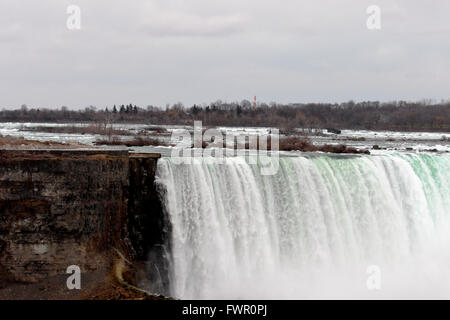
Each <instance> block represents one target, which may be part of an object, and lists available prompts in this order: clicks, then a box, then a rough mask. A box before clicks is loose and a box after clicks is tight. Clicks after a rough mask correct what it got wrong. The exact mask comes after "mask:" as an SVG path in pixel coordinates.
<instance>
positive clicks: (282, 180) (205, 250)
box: [156, 154, 450, 299]
mask: <svg viewBox="0 0 450 320" xmlns="http://www.w3.org/2000/svg"><path fill="white" fill-rule="evenodd" d="M277 161H280V163H279V170H278V172H277V173H276V174H275V175H269V176H264V175H261V173H260V172H261V170H260V167H259V165H258V164H257V165H250V164H248V163H247V162H246V160H245V158H243V157H230V158H227V159H226V160H225V161H224V163H223V164H214V163H206V162H205V161H204V160H202V159H201V158H199V159H193V163H192V164H179V165H176V164H174V163H173V162H172V160H171V159H170V158H163V159H160V161H159V162H158V169H157V177H156V179H157V180H156V181H157V184H158V187H159V188H161V189H163V190H164V193H163V194H164V199H163V201H164V206H165V210H166V211H167V214H168V216H169V220H170V223H171V226H172V238H171V247H172V248H171V250H172V252H171V259H172V261H171V294H172V295H174V296H175V297H179V298H187V299H189V298H192V299H243V298H248V299H301V298H306V299H309V298H344V299H345V298H361V299H366V298H368V299H373V298H375V299H377V298H450V250H449V249H450V223H449V222H450V219H449V215H450V209H449V208H450V156H449V155H445V154H443V155H430V154H389V155H380V156H358V157H332V156H326V155H323V156H322V155H321V156H317V157H302V156H299V157H282V158H279V159H278V160H277ZM372 265H374V266H378V267H379V270H380V271H381V274H380V280H381V286H380V290H369V289H368V285H367V281H368V278H369V277H370V275H368V274H367V271H368V269H367V268H368V267H369V266H372Z"/></svg>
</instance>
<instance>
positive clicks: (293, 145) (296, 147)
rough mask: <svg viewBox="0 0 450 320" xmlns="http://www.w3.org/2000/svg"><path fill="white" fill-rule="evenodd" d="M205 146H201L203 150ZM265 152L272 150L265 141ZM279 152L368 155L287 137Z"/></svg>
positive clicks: (247, 147)
mask: <svg viewBox="0 0 450 320" xmlns="http://www.w3.org/2000/svg"><path fill="white" fill-rule="evenodd" d="M205 147H206V146H203V148H205ZM236 148H237V146H236V145H235V146H234V149H236ZM245 149H250V146H249V144H248V143H246V144H245ZM256 149H257V150H260V145H259V139H258V140H257V147H256ZM267 150H273V148H272V145H271V140H268V141H267ZM278 150H279V151H303V152H317V151H321V152H329V153H363V154H370V151H369V150H365V149H363V150H358V149H356V148H352V147H347V146H345V145H343V144H339V145H330V144H325V145H322V146H316V145H314V144H312V143H311V141H310V140H309V139H308V138H305V137H287V138H281V139H280V140H279V147H278Z"/></svg>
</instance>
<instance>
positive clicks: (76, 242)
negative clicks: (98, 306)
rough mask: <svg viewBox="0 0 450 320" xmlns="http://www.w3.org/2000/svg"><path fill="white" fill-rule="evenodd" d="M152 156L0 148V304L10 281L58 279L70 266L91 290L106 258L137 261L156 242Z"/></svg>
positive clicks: (159, 233)
mask: <svg viewBox="0 0 450 320" xmlns="http://www.w3.org/2000/svg"><path fill="white" fill-rule="evenodd" d="M158 157H159V155H152V154H147V155H135V156H129V154H128V152H127V151H98V150H60V151H58V150H51V151H49V150H43V151H23V150H22V151H21V150H14V151H11V150H9V151H1V150H0V288H3V289H0V298H9V297H8V296H7V295H8V294H7V293H5V292H9V291H7V288H8V287H11V286H12V287H14V286H15V285H17V284H18V283H43V282H45V281H48V279H53V278H55V277H56V278H58V279H65V278H66V277H67V276H68V275H66V269H67V267H68V266H70V265H77V266H79V267H80V268H81V270H82V273H83V277H84V278H85V279H90V280H89V281H91V282H90V283H86V285H91V286H92V287H93V288H94V287H95V286H94V285H93V283H92V281H93V282H95V280H96V277H97V276H95V274H98V273H101V274H103V275H106V274H108V273H109V272H110V270H111V269H112V266H113V264H114V261H115V259H116V258H117V256H116V255H115V254H114V252H120V253H121V254H122V255H123V256H124V257H125V259H127V260H128V261H133V262H137V261H141V262H145V261H146V259H147V256H146V255H147V252H150V251H152V247H159V246H160V245H161V243H162V242H163V241H164V232H165V231H164V228H163V225H162V221H163V217H162V210H161V205H160V203H159V199H158V196H157V194H156V192H155V190H154V186H153V179H154V173H155V170H156V161H157V158H158ZM140 278H143V275H142V273H141V275H140ZM134 280H135V279H131V280H130V281H134ZM58 281H59V280H58ZM60 282H61V283H60V288H58V290H61V292H64V290H66V288H65V281H60ZM58 283H59V282H58ZM44 287H45V286H44ZM1 290H3V292H4V293H3V296H2V293H1ZM5 290H6V291H5ZM44 290H45V288H44ZM58 290H55V292H58ZM5 295H6V297H5ZM31 298H34V297H33V296H31ZM55 298H59V297H58V295H57V296H56V297H55Z"/></svg>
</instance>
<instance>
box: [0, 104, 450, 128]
mask: <svg viewBox="0 0 450 320" xmlns="http://www.w3.org/2000/svg"><path fill="white" fill-rule="evenodd" d="M194 120H201V121H203V125H205V126H254V127H279V128H284V129H289V128H337V129H369V130H400V131H414V130H417V131H447V132H448V131H450V102H443V103H440V104H431V103H427V102H405V101H395V102H388V103H380V102H377V101H375V102H370V101H369V102H358V103H356V102H353V101H349V102H345V103H340V104H329V103H308V104H276V103H272V104H270V105H269V104H264V103H261V104H258V105H257V106H256V107H255V106H254V105H253V104H252V103H251V102H250V101H247V100H244V101H242V102H239V103H238V102H234V103H227V102H222V101H217V102H214V103H211V104H208V105H201V106H200V105H194V106H192V107H190V108H186V107H184V106H183V105H182V104H181V103H178V104H175V105H172V106H166V107H165V108H159V107H155V106H147V107H145V108H144V107H140V106H137V105H133V104H128V105H117V106H116V105H114V106H111V107H107V108H101V109H98V108H95V107H92V106H91V107H89V108H86V109H84V110H69V109H68V108H66V107H62V108H60V109H58V110H52V109H41V108H28V107H27V106H22V107H21V108H20V109H17V110H2V111H0V121H2V122H101V123H113V122H129V123H132V122H136V123H149V124H159V125H162V124H167V125H192V124H193V121H194Z"/></svg>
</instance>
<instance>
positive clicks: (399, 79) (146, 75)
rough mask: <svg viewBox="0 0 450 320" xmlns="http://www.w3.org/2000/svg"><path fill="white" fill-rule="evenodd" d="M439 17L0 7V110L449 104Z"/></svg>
mask: <svg viewBox="0 0 450 320" xmlns="http://www.w3.org/2000/svg"><path fill="white" fill-rule="evenodd" d="M70 4H75V5H78V6H79V7H80V8H81V30H69V29H68V28H67V27H66V20H67V18H68V17H69V15H68V14H67V13H66V9H67V6H68V5H70ZM373 4H376V5H378V6H379V7H380V8H381V10H382V12H381V23H382V25H381V26H382V29H381V30H379V31H378V30H377V31H375V30H368V29H367V27H366V20H367V18H368V15H367V13H366V9H367V7H368V6H369V5H373ZM449 16H450V1H448V0H433V1H423V0H386V1H382V0H372V1H365V0H339V1H336V0H122V1H119V0H73V1H64V0H40V1H30V0H0V108H2V107H8V108H10V107H20V105H22V104H27V105H28V106H29V107H41V108H42V107H60V106H62V105H65V106H69V107H72V108H78V107H83V108H84V107H86V106H89V105H95V106H97V107H105V106H110V105H112V104H122V103H133V104H138V105H142V106H146V105H149V104H152V105H161V106H164V105H165V104H166V103H171V104H172V103H176V102H179V101H181V102H183V103H184V104H185V105H186V106H190V105H192V104H193V103H204V102H211V101H215V100H218V99H221V100H224V101H241V100H242V99H249V100H250V99H252V98H253V96H254V95H256V96H257V97H258V100H259V101H265V102H271V101H276V102H283V103H287V102H341V101H347V100H350V99H352V100H356V101H360V100H381V101H387V100H393V99H405V100H418V99H423V98H433V99H437V100H440V99H448V98H450V90H449V88H450V86H449V84H450V20H449Z"/></svg>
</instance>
